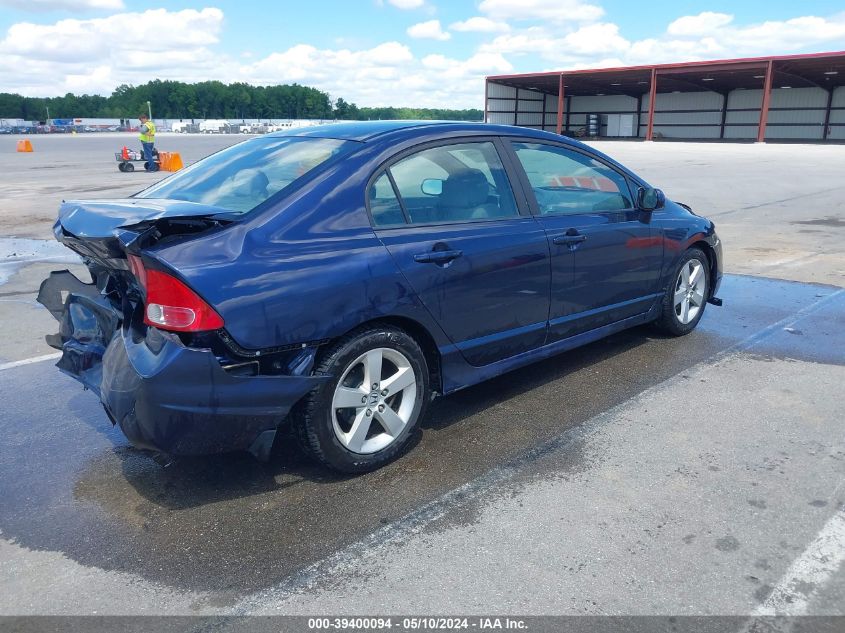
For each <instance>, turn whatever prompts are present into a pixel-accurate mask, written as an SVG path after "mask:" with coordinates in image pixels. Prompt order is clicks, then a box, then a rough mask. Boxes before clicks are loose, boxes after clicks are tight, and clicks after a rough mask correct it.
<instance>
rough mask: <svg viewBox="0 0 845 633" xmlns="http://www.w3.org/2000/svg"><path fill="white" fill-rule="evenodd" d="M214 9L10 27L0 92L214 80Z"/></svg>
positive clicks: (1, 56) (3, 44) (218, 18)
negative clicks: (170, 80) (163, 80)
mask: <svg viewBox="0 0 845 633" xmlns="http://www.w3.org/2000/svg"><path fill="white" fill-rule="evenodd" d="M222 23H223V12H222V11H220V10H219V9H202V10H200V11H197V10H194V9H185V10H183V11H175V12H171V11H167V10H165V9H155V10H150V11H145V12H143V13H118V14H115V15H112V16H109V17H106V18H96V19H90V20H79V19H67V20H60V21H58V22H56V23H54V24H46V25H42V24H32V23H29V22H20V23H18V24H14V25H12V26H11V27H9V29H8V30H7V32H6V35H5V37H4V38H3V39H2V40H0V90H6V91H14V92H21V93H22V94H29V95H39V96H41V95H43V96H55V95H57V94H64V93H65V92H73V91H76V92H79V91H80V90H82V89H84V90H85V91H88V92H99V93H108V92H111V90H112V89H114V87H115V86H116V85H117V84H120V83H144V82H146V81H149V80H150V79H154V78H160V79H167V78H180V79H186V80H187V79H190V80H194V81H199V80H203V79H207V78H209V76H213V75H214V72H215V55H214V53H213V52H212V51H211V50H210V48H209V47H210V46H212V45H214V44H216V43H217V41H218V38H219V33H220V30H221V27H222Z"/></svg>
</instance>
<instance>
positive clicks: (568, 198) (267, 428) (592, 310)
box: [39, 121, 722, 473]
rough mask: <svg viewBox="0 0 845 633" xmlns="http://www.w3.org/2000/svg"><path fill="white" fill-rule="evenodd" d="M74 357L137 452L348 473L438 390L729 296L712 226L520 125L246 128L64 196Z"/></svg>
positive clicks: (61, 284) (64, 295)
mask: <svg viewBox="0 0 845 633" xmlns="http://www.w3.org/2000/svg"><path fill="white" fill-rule="evenodd" d="M54 231H55V235H56V238H57V239H58V240H59V241H60V242H62V243H63V244H65V245H66V246H67V247H68V248H70V249H72V250H73V251H75V252H77V253H78V254H80V255H81V256H82V258H83V261H84V262H85V264H86V265H87V267H88V269H89V270H90V274H91V280H90V281H87V280H86V281H82V280H80V279H78V278H76V277H74V276H73V275H72V274H71V273H69V272H68V271H58V272H54V273H51V275H50V277H49V278H48V279H46V280H45V281H44V282H43V283H42V286H41V290H40V293H39V301H41V303H43V304H44V305H45V306H46V307H47V308H48V309H49V310H50V311H51V312H52V313H53V315H54V316H55V317H56V318H57V319H58V320H59V324H60V327H59V332H58V333H57V334H55V335H50V336H48V337H47V340H48V342H49V343H50V344H51V345H53V346H54V347H56V348H57V349H60V350H61V351H62V352H63V354H62V357H61V359H60V360H59V362H58V365H57V366H58V367H59V369H61V370H62V371H63V372H65V373H67V374H69V375H71V376H73V377H74V378H76V379H77V380H79V381H80V382H81V383H82V384H83V385H85V386H86V387H88V388H90V389H91V390H92V391H93V392H95V393H96V394H98V396H99V398H100V400H101V401H102V404H103V406H104V408H105V410H106V413H107V414H108V417H109V418H110V419H111V421H112V423H113V424H117V425H119V426H120V428H121V429H122V430H123V432H124V433H125V435H126V436H127V438H128V439H129V440H130V441H131V442H132V443H133V444H134V445H135V446H137V447H140V448H144V449H150V450H152V451H156V452H158V453H163V454H165V455H197V454H207V453H216V452H224V451H235V450H248V451H251V452H252V453H253V454H255V455H256V456H257V457H259V458H265V459H266V458H267V456H268V455H269V453H270V449H271V446H272V445H273V442H274V439H275V436H276V433H277V431H278V430H279V429H280V428H282V426H283V425H286V424H290V425H293V427H294V428H295V430H296V436H297V437H298V438H299V440H300V443H301V444H302V447H303V448H304V449H305V451H307V452H308V453H309V454H310V455H312V456H313V457H314V458H316V459H317V460H319V461H320V462H322V463H323V464H325V465H326V466H328V467H330V468H333V469H335V470H338V471H342V472H348V473H356V472H364V471H367V470H371V469H374V468H377V467H379V466H382V465H384V464H385V463H387V462H389V461H391V460H393V459H395V458H396V457H397V456H398V455H400V454H401V452H402V451H403V448H405V447H406V446H407V445H408V443H409V440H410V439H411V438H412V436H413V434H414V433H415V432H416V430H417V429H418V427H419V423H420V419H421V418H422V417H423V416H424V415H425V410H426V406H427V405H428V403H429V402H430V401H431V399H432V398H433V397H434V396H436V395H446V394H449V393H452V392H455V391H457V390H459V389H463V388H464V387H468V386H470V385H473V384H476V383H478V382H481V381H483V380H486V379H488V378H491V377H493V376H498V375H500V374H502V373H504V372H507V371H512V370H515V369H518V368H520V367H522V366H524V365H526V364H528V363H531V362H534V361H536V360H538V359H543V358H548V357H550V356H552V355H554V354H558V353H561V352H564V351H566V350H569V349H571V348H573V347H576V346H579V345H583V344H585V343H589V342H591V341H595V340H597V339H599V338H602V337H604V336H608V335H609V334H613V333H614V332H618V331H620V330H623V329H625V328H630V327H633V326H637V325H640V324H644V323H649V322H651V323H654V324H656V325H657V326H658V327H660V328H662V329H663V330H664V331H665V332H668V333H669V334H672V335H683V334H687V333H688V332H690V331H691V330H692V329H693V328H695V326H696V325H697V324H698V322H699V321H700V319H701V317H702V315H703V313H704V309H705V307H706V305H707V303H712V304H716V305H720V304H721V301H720V300H719V299H718V298H717V296H716V293H717V290H718V287H719V282H720V280H721V276H722V255H721V252H722V249H721V244H720V242H719V238H718V237H717V236H716V233H715V231H714V226H713V223H712V222H711V221H709V220H707V219H705V218H703V217H701V216H698V215H696V214H694V213H693V212H692V211H691V210H690V209H689V208H688V207H686V206H684V205H682V204H677V203H675V202H671V201H670V200H667V199H666V198H665V196H664V195H663V193H662V192H661V191H660V190H658V189H655V188H653V187H651V186H650V185H649V184H647V183H646V182H645V181H644V180H643V179H642V178H639V177H638V176H637V175H636V174H634V173H632V172H631V171H629V170H628V169H626V168H625V167H623V166H622V165H620V164H618V163H617V162H615V161H614V160H612V159H610V158H608V157H607V156H605V155H604V154H601V153H600V152H598V151H596V150H594V149H591V148H589V147H587V146H585V145H583V144H581V143H579V142H577V141H574V140H570V139H566V138H563V137H561V136H557V135H554V134H550V133H547V132H541V131H536V130H532V129H527V128H517V127H509V126H498V125H487V124H468V123H440V122H438V123H433V122H409V121H402V122H398V121H392V122H388V121H380V122H367V123H338V124H334V125H326V126H319V127H311V128H303V129H294V130H290V131H286V132H282V133H277V134H270V135H267V136H264V137H261V138H256V139H253V140H249V141H245V142H243V143H240V144H238V145H234V146H232V147H229V148H228V149H225V150H223V151H220V152H218V153H216V154H213V155H211V156H209V157H207V158H205V159H204V160H201V161H199V162H197V163H195V164H194V165H192V166H190V167H189V168H187V169H185V170H183V171H180V172H178V173H176V174H175V175H173V176H171V177H169V178H167V179H165V180H163V181H161V182H159V183H157V184H155V185H153V186H152V187H150V188H148V189H146V190H144V191H142V192H140V193H138V194H136V195H134V196H132V197H130V198H127V199H122V200H106V201H70V202H64V203H63V204H62V206H61V208H60V211H59V217H58V220H57V222H56V224H55V227H54Z"/></svg>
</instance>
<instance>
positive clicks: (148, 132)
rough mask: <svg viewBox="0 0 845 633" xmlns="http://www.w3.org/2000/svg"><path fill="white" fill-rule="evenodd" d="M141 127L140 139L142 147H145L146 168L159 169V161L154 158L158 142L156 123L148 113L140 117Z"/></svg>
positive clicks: (149, 169)
mask: <svg viewBox="0 0 845 633" xmlns="http://www.w3.org/2000/svg"><path fill="white" fill-rule="evenodd" d="M138 120H139V121H140V122H141V127H140V128H138V132H139V134H138V139H139V140H140V141H141V147H143V148H144V161H145V162H144V169H146V170H147V171H158V163H157V162H155V159H154V158H153V149H154V145H155V142H156V125H155V123H153V122H152V121H150V119H149V117H148V116H147V115H146V114H142V115H141V116H139V117H138Z"/></svg>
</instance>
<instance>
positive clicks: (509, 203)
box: [370, 141, 519, 225]
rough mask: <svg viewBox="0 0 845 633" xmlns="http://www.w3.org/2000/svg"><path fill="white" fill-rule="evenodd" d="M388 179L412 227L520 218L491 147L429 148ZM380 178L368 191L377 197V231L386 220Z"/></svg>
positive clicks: (482, 144)
mask: <svg viewBox="0 0 845 633" xmlns="http://www.w3.org/2000/svg"><path fill="white" fill-rule="evenodd" d="M389 173H390V175H391V176H392V177H393V181H394V182H395V183H396V192H395V193H397V194H398V197H399V198H400V199H401V204H402V205H403V206H404V210H405V212H406V213H407V219H408V221H410V222H411V223H412V224H431V223H438V222H466V221H481V220H491V219H498V218H509V217H515V216H517V215H519V213H518V211H517V207H516V203H515V201H514V196H513V191H512V190H511V186H510V182H509V181H508V178H507V174H506V173H505V169H504V167H503V166H502V161H501V159H500V158H499V154H498V152H497V151H496V146H495V145H494V144H493V143H492V142H490V141H483V142H473V143H455V144H452V145H442V146H438V147H432V148H428V149H425V150H422V151H420V152H417V153H416V154H412V155H411V156H408V157H406V158H403V159H402V160H400V161H398V162H397V163H394V164H393V165H392V166H391V167H390V168H389ZM382 178H383V177H380V178H378V179H377V180H376V181H375V182H374V183H373V185H371V187H372V188H373V189H375V191H373V190H372V189H371V191H370V204H371V210H372V214H373V221H374V223H376V224H379V225H381V224H384V222H382V220H381V219H382V218H386V217H388V216H387V215H386V214H385V212H384V210H383V206H382V203H381V202H380V201H381V200H383V198H381V197H380V195H381V194H380V193H379V191H380V190H381V188H382V185H383V181H382ZM374 201H375V202H374ZM389 217H391V218H396V217H397V216H396V215H395V214H392V215H391V216H389Z"/></svg>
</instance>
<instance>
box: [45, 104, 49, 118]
mask: <svg viewBox="0 0 845 633" xmlns="http://www.w3.org/2000/svg"><path fill="white" fill-rule="evenodd" d="M45 107H46V108H47V121H49V120H50V106H45Z"/></svg>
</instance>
